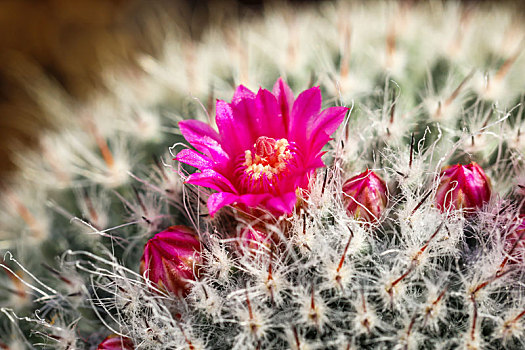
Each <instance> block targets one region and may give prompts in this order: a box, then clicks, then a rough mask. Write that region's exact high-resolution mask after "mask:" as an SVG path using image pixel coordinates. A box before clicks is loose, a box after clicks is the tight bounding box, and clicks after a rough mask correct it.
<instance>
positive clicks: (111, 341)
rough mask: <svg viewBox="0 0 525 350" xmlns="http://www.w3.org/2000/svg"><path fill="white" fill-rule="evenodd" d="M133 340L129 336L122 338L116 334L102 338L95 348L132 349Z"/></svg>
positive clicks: (107, 349) (101, 349) (98, 349)
mask: <svg viewBox="0 0 525 350" xmlns="http://www.w3.org/2000/svg"><path fill="white" fill-rule="evenodd" d="M133 349H134V346H133V342H132V341H131V339H129V338H124V337H121V336H118V335H116V334H113V335H110V336H109V337H107V338H106V339H104V340H103V341H102V342H101V343H100V344H99V345H98V347H97V350H133Z"/></svg>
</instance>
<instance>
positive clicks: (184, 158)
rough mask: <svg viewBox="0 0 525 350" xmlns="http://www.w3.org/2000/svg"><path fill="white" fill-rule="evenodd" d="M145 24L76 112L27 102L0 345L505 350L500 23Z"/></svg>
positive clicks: (519, 166)
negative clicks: (31, 117)
mask: <svg viewBox="0 0 525 350" xmlns="http://www.w3.org/2000/svg"><path fill="white" fill-rule="evenodd" d="M161 17H162V16H161ZM150 20H151V22H150V26H151V28H153V30H151V33H152V34H151V35H150V36H151V38H150V39H151V40H152V41H154V42H155V43H156V45H157V46H158V47H161V48H162V49H161V52H160V53H158V54H156V55H151V56H150V55H145V54H140V55H139V54H138V55H137V57H136V60H135V64H134V65H132V66H129V65H125V64H124V63H123V64H122V66H118V65H117V66H113V67H112V68H108V70H107V71H106V73H105V77H106V87H105V89H104V91H101V92H100V93H99V94H94V95H93V96H92V98H91V99H90V100H89V101H85V102H83V103H77V102H75V101H74V100H73V99H70V98H68V97H67V94H64V93H63V92H62V91H60V89H59V87H58V86H56V85H54V84H53V83H52V82H51V81H49V80H47V79H46V77H45V76H41V77H40V79H38V80H35V81H33V82H32V84H31V85H28V87H27V88H28V91H30V92H31V93H32V95H33V96H34V98H35V101H37V102H38V103H39V104H40V106H41V108H42V109H43V110H45V111H46V113H48V114H50V115H53V116H54V119H55V120H56V121H57V122H56V123H57V127H56V128H55V130H54V131H48V132H45V133H44V134H43V135H42V136H41V138H40V145H39V147H38V149H37V150H36V151H35V150H32V151H30V150H25V149H22V148H20V149H18V150H17V152H18V155H19V166H20V171H19V173H18V175H17V177H16V178H15V179H14V180H13V181H12V183H10V184H9V186H5V187H4V188H3V195H2V202H3V203H2V209H1V210H0V217H1V224H2V229H1V234H2V240H1V242H0V244H1V245H0V248H1V249H2V251H5V253H4V261H3V263H2V264H1V266H2V267H3V269H4V271H5V274H3V276H1V277H0V278H1V279H2V283H3V285H4V286H5V289H4V292H3V293H2V300H1V308H0V311H2V315H3V318H2V319H3V323H2V331H1V332H0V341H1V343H0V347H3V348H7V349H19V348H24V347H25V348H36V347H42V348H61V349H74V348H75V349H76V348H92V349H93V348H97V347H98V348H99V349H116V348H119V347H120V348H125V349H128V348H136V349H162V348H165V349H232V348H233V349H251V348H254V349H522V348H525V330H524V329H525V279H524V278H525V262H524V261H525V260H524V256H525V250H524V249H525V243H524V242H525V229H524V223H525V209H524V208H525V204H524V203H525V173H524V172H523V169H524V160H523V157H524V153H525V137H524V136H523V135H522V131H523V130H525V125H524V123H525V120H524V118H523V116H524V114H523V110H524V107H523V96H524V93H525V83H524V81H523V79H522V77H523V75H524V74H525V58H524V57H523V55H522V54H521V50H522V47H523V40H524V38H525V30H524V27H523V21H522V18H521V17H520V16H519V15H518V14H516V13H515V12H513V11H512V9H511V8H509V7H496V6H488V7H478V6H473V5H468V6H462V5H460V4H457V3H454V2H445V3H443V2H429V3H426V4H411V3H408V2H399V3H396V2H387V3H375V2H373V3H371V2H363V3H361V2H343V1H342V2H326V3H322V4H317V5H315V6H307V7H305V8H295V7H287V6H284V5H274V6H273V7H272V6H270V7H268V9H267V11H265V12H264V14H263V15H262V16H261V17H260V18H250V19H249V20H242V19H240V20H239V21H231V22H229V23H225V24H223V25H222V26H219V27H211V28H210V30H209V31H208V32H207V33H205V35H204V36H203V37H202V38H201V39H200V40H190V39H188V38H187V37H186V36H184V35H182V34H180V33H179V31H178V30H177V28H176V27H173V26H170V23H169V21H168V20H166V19H165V18H154V19H150ZM155 28H156V29H164V30H155ZM160 33H163V35H161V34H160ZM272 86H273V89H272ZM261 87H262V88H261ZM258 88H260V89H258ZM250 89H251V90H250ZM252 91H255V92H252ZM215 99H218V100H217V102H216V103H215V102H214V100H215Z"/></svg>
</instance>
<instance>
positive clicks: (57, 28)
mask: <svg viewBox="0 0 525 350" xmlns="http://www.w3.org/2000/svg"><path fill="white" fill-rule="evenodd" d="M471 2H472V3H479V1H471ZM272 3H275V1H273V2H272V1H262V0H237V1H234V0H231V1H212V0H209V1H191V0H178V1H175V0H171V1H169V0H3V1H0V180H1V179H5V178H6V176H8V175H9V174H13V171H14V169H15V164H14V162H13V157H12V152H14V151H15V150H17V149H20V147H19V146H20V145H24V146H26V145H32V144H36V142H35V141H36V140H37V138H38V132H39V130H43V129H44V128H47V127H50V125H51V123H50V121H49V119H48V116H47V115H45V113H44V112H43V111H42V110H41V109H39V108H38V106H37V105H36V104H35V101H34V98H32V96H31V91H30V90H29V89H27V86H28V84H29V86H30V84H31V81H32V79H34V78H35V77H36V76H38V75H41V74H45V75H46V76H48V77H51V79H52V80H53V81H54V82H55V83H56V84H59V86H61V87H62V88H63V90H64V91H65V92H66V93H67V94H69V95H71V96H73V97H74V99H75V100H78V101H79V102H81V101H82V100H83V99H86V98H87V97H88V96H89V94H90V92H91V91H93V89H100V88H103V87H102V86H101V76H100V72H101V67H108V66H111V65H112V64H125V63H129V64H132V61H133V57H134V55H136V54H137V53H141V52H142V53H150V54H153V55H154V54H155V51H156V50H158V49H159V48H158V47H156V46H155V42H153V41H152V40H151V39H150V38H151V37H152V31H158V30H159V28H155V25H154V23H152V22H151V19H152V18H155V17H156V16H162V17H163V18H166V16H168V18H170V20H171V21H172V22H173V24H174V25H175V26H177V27H178V29H179V30H180V31H181V32H183V33H185V35H187V36H188V38H191V39H192V40H199V37H200V35H201V34H202V33H203V31H204V30H205V29H206V28H207V27H209V26H210V25H218V26H220V25H221V23H224V22H226V21H231V20H235V19H236V18H245V17H247V16H258V15H260V14H261V13H262V12H263V11H264V7H265V6H267V5H271V4H272ZM288 3H290V4H291V5H300V6H306V5H308V4H310V3H315V1H305V0H303V1H288ZM466 3H467V5H468V4H469V2H468V1H466ZM507 3H509V2H507ZM510 3H512V5H513V6H516V8H518V9H519V10H520V11H522V12H523V9H524V4H525V3H524V2H519V1H514V2H512V1H511V2H510ZM72 117H73V116H72Z"/></svg>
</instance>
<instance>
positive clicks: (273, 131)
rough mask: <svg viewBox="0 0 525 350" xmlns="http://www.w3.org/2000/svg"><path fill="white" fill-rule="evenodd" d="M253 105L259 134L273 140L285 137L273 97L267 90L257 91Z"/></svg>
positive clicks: (281, 119) (275, 100) (282, 123)
mask: <svg viewBox="0 0 525 350" xmlns="http://www.w3.org/2000/svg"><path fill="white" fill-rule="evenodd" d="M255 103H256V107H257V123H258V124H259V130H260V132H259V134H260V135H264V136H267V137H273V138H274V139H281V138H284V137H286V128H285V125H284V122H283V117H282V115H281V113H280V110H279V105H278V104H277V99H276V98H275V96H274V95H273V94H272V93H271V92H270V91H268V90H264V89H259V91H258V92H257V97H256V99H255Z"/></svg>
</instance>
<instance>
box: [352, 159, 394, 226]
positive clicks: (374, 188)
mask: <svg viewBox="0 0 525 350" xmlns="http://www.w3.org/2000/svg"><path fill="white" fill-rule="evenodd" d="M387 194H388V189H387V186H386V184H385V182H384V181H383V180H382V179H381V178H380V177H379V176H378V175H377V174H376V173H374V172H373V171H370V170H368V169H367V170H366V171H364V172H363V173H361V174H359V175H356V176H354V177H352V178H350V179H348V180H346V182H345V183H344V184H343V195H344V197H345V199H346V201H347V204H346V210H347V212H348V215H350V216H354V217H355V218H360V219H362V220H364V221H366V222H375V221H378V220H379V218H380V217H381V214H382V213H383V211H384V209H385V208H386V206H387V204H388V197H387Z"/></svg>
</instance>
